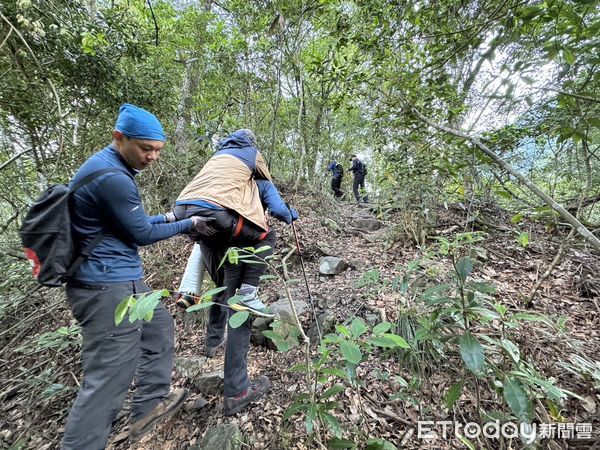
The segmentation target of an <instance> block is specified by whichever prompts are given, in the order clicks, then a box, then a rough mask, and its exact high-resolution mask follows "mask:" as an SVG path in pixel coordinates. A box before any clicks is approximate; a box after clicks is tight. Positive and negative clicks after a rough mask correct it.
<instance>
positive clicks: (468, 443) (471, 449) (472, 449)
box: [458, 435, 477, 450]
mask: <svg viewBox="0 0 600 450" xmlns="http://www.w3.org/2000/svg"><path fill="white" fill-rule="evenodd" d="M458 438H459V439H460V441H461V442H462V443H463V444H465V445H466V446H467V448H468V449H469V450H477V448H476V447H475V444H473V443H472V442H471V441H470V440H468V439H467V438H466V437H464V436H460V435H458Z"/></svg>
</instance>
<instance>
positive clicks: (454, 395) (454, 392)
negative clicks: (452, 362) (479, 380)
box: [444, 380, 465, 409]
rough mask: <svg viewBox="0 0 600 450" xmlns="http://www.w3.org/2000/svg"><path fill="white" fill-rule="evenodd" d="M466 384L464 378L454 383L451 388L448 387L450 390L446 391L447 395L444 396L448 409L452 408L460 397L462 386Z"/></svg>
mask: <svg viewBox="0 0 600 450" xmlns="http://www.w3.org/2000/svg"><path fill="white" fill-rule="evenodd" d="M464 385H465V380H462V381H459V382H458V383H454V384H453V385H452V386H451V387H450V389H448V392H446V397H445V398H444V401H445V402H446V406H447V407H448V409H452V407H453V406H454V404H455V403H456V401H457V400H458V399H459V398H460V394H461V393H462V388H463V386H464Z"/></svg>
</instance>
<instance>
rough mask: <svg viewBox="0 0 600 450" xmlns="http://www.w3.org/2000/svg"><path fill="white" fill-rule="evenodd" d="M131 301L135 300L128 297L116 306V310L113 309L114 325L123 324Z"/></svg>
mask: <svg viewBox="0 0 600 450" xmlns="http://www.w3.org/2000/svg"><path fill="white" fill-rule="evenodd" d="M132 301H135V300H134V298H133V297H132V296H131V295H130V296H129V297H125V298H124V299H123V300H121V303H119V304H118V305H117V309H115V325H117V326H119V324H120V323H121V322H123V319H124V318H125V315H126V314H127V310H128V309H129V306H130V305H131V302H132Z"/></svg>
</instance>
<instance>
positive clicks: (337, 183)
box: [327, 159, 344, 199]
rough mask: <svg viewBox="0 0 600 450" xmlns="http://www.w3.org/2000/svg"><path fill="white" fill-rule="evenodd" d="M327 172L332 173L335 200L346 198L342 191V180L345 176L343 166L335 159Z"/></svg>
mask: <svg viewBox="0 0 600 450" xmlns="http://www.w3.org/2000/svg"><path fill="white" fill-rule="evenodd" d="M327 171H328V172H331V189H333V195H334V196H335V198H338V199H340V198H342V197H343V196H344V191H342V189H341V186H342V178H343V176H344V169H343V167H342V165H341V164H340V163H338V162H337V161H336V160H335V159H334V160H333V161H331V163H330V164H329V166H327Z"/></svg>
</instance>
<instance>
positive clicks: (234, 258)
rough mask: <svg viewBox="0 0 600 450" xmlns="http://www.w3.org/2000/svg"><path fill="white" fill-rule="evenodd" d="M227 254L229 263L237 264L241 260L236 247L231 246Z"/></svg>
mask: <svg viewBox="0 0 600 450" xmlns="http://www.w3.org/2000/svg"><path fill="white" fill-rule="evenodd" d="M226 256H227V262H229V264H237V263H238V262H239V260H240V254H239V253H238V251H237V250H236V249H235V248H230V249H229V251H228V252H227V255H226Z"/></svg>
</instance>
